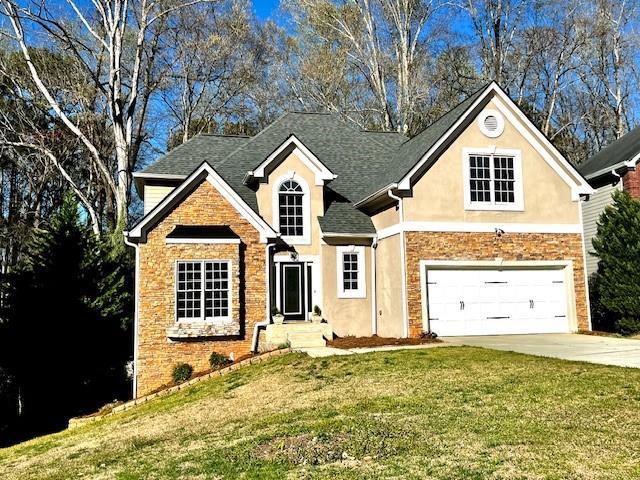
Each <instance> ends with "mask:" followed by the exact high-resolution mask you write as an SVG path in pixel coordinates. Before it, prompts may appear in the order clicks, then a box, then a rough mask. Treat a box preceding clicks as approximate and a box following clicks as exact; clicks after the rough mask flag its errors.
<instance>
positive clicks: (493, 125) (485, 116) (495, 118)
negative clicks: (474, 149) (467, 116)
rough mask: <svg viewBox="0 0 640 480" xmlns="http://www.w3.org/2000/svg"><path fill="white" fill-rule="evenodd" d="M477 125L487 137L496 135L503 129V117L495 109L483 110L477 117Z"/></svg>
mask: <svg viewBox="0 0 640 480" xmlns="http://www.w3.org/2000/svg"><path fill="white" fill-rule="evenodd" d="M478 126H479V127H480V131H482V133H483V134H485V135H486V136H487V137H492V138H494V137H498V136H500V135H501V134H502V131H503V130H504V119H503V118H502V115H500V114H499V113H498V112H496V111H495V110H485V111H484V112H482V115H480V117H479V118H478Z"/></svg>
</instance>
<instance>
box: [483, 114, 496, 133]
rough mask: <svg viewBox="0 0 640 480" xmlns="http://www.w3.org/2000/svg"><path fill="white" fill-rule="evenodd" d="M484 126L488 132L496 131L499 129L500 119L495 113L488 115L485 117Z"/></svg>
mask: <svg viewBox="0 0 640 480" xmlns="http://www.w3.org/2000/svg"><path fill="white" fill-rule="evenodd" d="M484 128H486V129H487V131H488V132H495V131H496V130H498V119H497V118H496V117H495V116H494V115H487V116H486V117H485V118H484Z"/></svg>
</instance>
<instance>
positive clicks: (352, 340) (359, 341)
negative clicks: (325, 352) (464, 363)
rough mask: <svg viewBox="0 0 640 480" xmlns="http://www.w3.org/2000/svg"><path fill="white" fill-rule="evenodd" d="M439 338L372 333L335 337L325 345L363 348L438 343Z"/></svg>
mask: <svg viewBox="0 0 640 480" xmlns="http://www.w3.org/2000/svg"><path fill="white" fill-rule="evenodd" d="M441 341H442V340H440V339H439V338H431V337H424V338H386V337H378V336H377V335H374V336H372V337H336V338H334V339H333V340H330V341H328V342H327V346H329V347H334V348H345V349H349V348H363V347H385V346H389V345H399V346H402V345H422V344H425V343H439V342H441Z"/></svg>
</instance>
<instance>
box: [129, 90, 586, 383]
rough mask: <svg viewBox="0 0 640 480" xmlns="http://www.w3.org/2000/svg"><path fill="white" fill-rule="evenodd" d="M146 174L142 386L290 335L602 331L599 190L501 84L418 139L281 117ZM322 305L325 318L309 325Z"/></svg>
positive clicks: (197, 144) (183, 153) (171, 158)
mask: <svg viewBox="0 0 640 480" xmlns="http://www.w3.org/2000/svg"><path fill="white" fill-rule="evenodd" d="M135 179H136V185H137V188H138V191H139V192H140V194H141V195H142V197H143V199H144V202H145V212H146V215H145V216H144V218H143V219H142V220H141V221H140V222H139V223H138V224H137V225H136V226H134V227H133V228H132V229H131V230H130V231H129V232H126V238H127V242H128V243H129V244H132V245H135V246H136V249H137V250H136V277H137V284H136V285H137V287H136V288H137V293H136V299H137V305H136V322H135V325H136V328H135V336H136V337H135V340H136V342H135V392H136V395H141V394H144V393H147V392H149V391H151V390H153V389H154V388H157V387H159V386H160V385H162V384H165V383H168V382H169V381H170V378H171V370H172V368H173V366H174V365H175V364H176V363H177V362H188V363H190V364H192V365H193V366H194V368H195V369H196V371H197V370H202V369H205V368H206V367H207V366H208V365H207V360H208V357H209V355H210V353H211V352H212V351H217V352H220V353H224V354H227V355H230V356H235V357H236V358H237V357H238V356H241V355H244V354H247V353H249V352H250V351H252V350H259V349H263V348H267V347H269V346H274V345H275V344H277V343H278V342H280V341H283V340H284V341H289V342H290V343H292V344H293V345H294V346H301V345H315V344H317V343H318V340H319V342H320V344H324V340H323V336H324V337H327V336H330V335H331V334H332V333H335V334H336V335H339V336H346V335H356V336H368V335H372V334H377V335H379V336H385V337H419V336H420V335H421V334H422V333H423V332H426V331H433V332H436V333H437V334H439V335H441V336H445V335H484V334H508V333H541V332H571V331H576V330H579V329H589V328H590V320H589V313H588V307H587V296H586V285H585V271H584V255H585V253H584V248H583V239H582V226H581V220H580V208H581V207H580V201H581V198H582V197H584V196H586V195H589V194H591V193H592V189H591V187H590V186H589V185H588V184H587V183H586V181H585V180H584V179H583V178H582V177H581V175H580V174H579V173H578V172H577V171H576V170H575V169H574V168H573V167H572V166H571V165H570V164H569V163H568V162H567V161H566V160H565V159H564V158H563V157H562V155H561V154H560V153H559V152H558V151H557V150H556V149H555V148H554V147H553V145H552V144H551V143H550V142H549V141H548V140H547V139H546V138H545V137H544V135H542V134H541V133H540V131H539V130H537V129H536V128H535V127H534V126H533V124H532V123H531V122H530V121H529V120H528V119H527V117H526V116H525V115H524V114H523V113H522V111H521V110H520V109H519V108H518V107H517V106H516V105H515V104H514V103H513V102H512V101H511V100H510V99H509V97H508V96H507V95H506V94H505V93H504V91H502V90H501V89H500V88H499V87H498V86H497V85H496V84H495V83H491V84H489V85H487V86H486V87H484V88H483V89H481V90H479V91H478V92H476V93H475V94H474V95H472V96H471V97H469V98H468V99H467V100H465V101H464V102H462V103H461V104H460V105H458V106H456V107H455V108H454V109H453V110H451V111H450V112H448V113H447V114H446V115H444V116H443V117H441V118H440V119H439V120H437V121H436V122H435V123H434V124H433V125H431V126H430V127H429V128H427V129H425V130H424V131H423V132H422V133H420V134H418V135H416V136H415V137H413V138H412V139H410V140H409V139H407V138H405V137H403V136H402V135H400V134H397V133H375V132H368V131H362V130H359V129H358V128H356V127H355V126H353V125H350V124H348V123H345V122H344V121H342V120H341V119H340V118H339V116H337V115H334V114H322V113H287V114H286V115H283V116H282V117H280V118H279V119H278V120H276V121H275V122H274V123H273V124H271V125H270V126H269V127H267V128H265V129H264V130H263V131H261V132H260V133H258V134H257V135H255V136H254V137H251V138H248V137H225V136H216V135H199V136H197V137H195V138H193V139H192V140H190V141H189V142H187V143H186V144H184V145H182V146H180V147H177V148H175V149H174V150H173V151H171V152H170V153H168V154H167V155H166V156H164V157H163V158H161V159H160V160H158V161H157V162H156V163H155V164H154V165H152V166H150V167H149V168H147V169H146V170H144V171H142V172H138V173H136V174H135ZM314 305H318V306H320V307H321V308H322V314H323V317H324V319H325V320H326V322H327V323H325V324H322V325H320V326H319V325H316V324H313V323H307V322H304V320H306V319H308V318H309V315H310V312H311V310H312V308H313V306H314ZM272 306H276V307H277V308H278V309H279V310H281V311H282V313H283V314H284V315H285V320H286V323H285V324H284V325H274V324H273V323H271V322H272V318H271V315H270V311H271V308H272ZM318 337H319V338H318Z"/></svg>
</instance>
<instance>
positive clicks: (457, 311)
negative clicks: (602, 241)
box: [423, 267, 571, 336]
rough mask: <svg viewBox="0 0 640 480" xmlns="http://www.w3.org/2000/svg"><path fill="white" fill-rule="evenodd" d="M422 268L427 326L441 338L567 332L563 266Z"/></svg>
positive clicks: (565, 289)
mask: <svg viewBox="0 0 640 480" xmlns="http://www.w3.org/2000/svg"><path fill="white" fill-rule="evenodd" d="M423 268H425V270H424V277H423V278H424V279H425V284H426V288H425V289H424V290H423V292H426V296H427V302H426V312H425V313H426V315H427V318H428V322H429V324H428V325H425V327H430V329H431V331H433V332H435V333H437V334H438V335H440V336H459V335H507V334H527V333H563V332H569V331H571V328H570V325H569V319H568V315H567V304H568V302H567V285H566V280H565V270H564V269H562V268H555V269H550V268H547V269H516V268H511V269H507V268H505V269H495V268H494V269H473V268H468V269H430V268H428V267H423Z"/></svg>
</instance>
